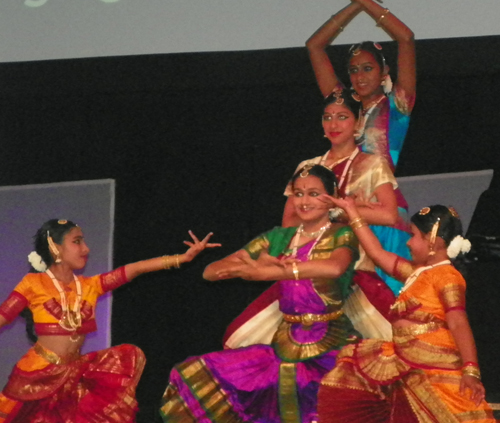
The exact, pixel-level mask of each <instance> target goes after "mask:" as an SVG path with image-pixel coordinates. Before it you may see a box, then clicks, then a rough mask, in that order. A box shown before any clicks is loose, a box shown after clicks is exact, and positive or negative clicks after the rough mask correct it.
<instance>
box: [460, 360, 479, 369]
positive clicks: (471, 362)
mask: <svg viewBox="0 0 500 423" xmlns="http://www.w3.org/2000/svg"><path fill="white" fill-rule="evenodd" d="M466 366H475V367H477V368H478V369H479V364H477V363H474V362H473V361H466V362H465V363H464V364H463V365H462V369H463V368H464V367H466Z"/></svg>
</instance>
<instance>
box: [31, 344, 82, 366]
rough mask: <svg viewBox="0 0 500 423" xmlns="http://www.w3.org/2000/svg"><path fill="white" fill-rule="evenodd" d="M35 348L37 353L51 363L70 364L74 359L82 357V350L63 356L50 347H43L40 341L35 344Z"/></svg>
mask: <svg viewBox="0 0 500 423" xmlns="http://www.w3.org/2000/svg"><path fill="white" fill-rule="evenodd" d="M33 350H34V351H35V353H37V354H38V355H39V356H40V357H42V358H44V359H45V360H47V361H48V362H49V363H51V364H58V365H60V364H68V363H71V362H72V361H75V360H77V359H78V358H79V357H80V351H77V352H75V353H73V354H68V355H65V356H61V355H58V354H56V353H55V352H53V351H50V350H49V349H47V348H45V347H43V346H42V345H40V344H39V343H36V344H35V345H33Z"/></svg>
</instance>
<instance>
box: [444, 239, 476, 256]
mask: <svg viewBox="0 0 500 423" xmlns="http://www.w3.org/2000/svg"><path fill="white" fill-rule="evenodd" d="M470 248H471V243H470V241H469V240H468V239H465V238H464V237H463V236H461V235H457V236H456V237H455V238H453V239H452V240H451V242H450V245H448V248H447V249H446V254H448V257H449V258H451V259H454V258H456V257H457V256H458V255H459V254H460V253H463V254H466V253H468V252H469V251H470Z"/></svg>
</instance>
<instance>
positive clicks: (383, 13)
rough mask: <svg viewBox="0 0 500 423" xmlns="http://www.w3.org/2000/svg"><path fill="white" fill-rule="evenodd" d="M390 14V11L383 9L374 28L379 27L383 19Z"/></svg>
mask: <svg viewBox="0 0 500 423" xmlns="http://www.w3.org/2000/svg"><path fill="white" fill-rule="evenodd" d="M389 13H391V11H390V10H389V9H384V11H383V12H382V14H381V15H380V17H379V18H378V21H377V23H376V24H375V26H380V23H381V22H382V21H383V20H384V19H385V17H386V16H387V15H388V14H389Z"/></svg>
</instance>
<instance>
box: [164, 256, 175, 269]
mask: <svg viewBox="0 0 500 423" xmlns="http://www.w3.org/2000/svg"><path fill="white" fill-rule="evenodd" d="M161 262H162V264H163V268H164V269H165V270H168V269H170V268H171V267H172V264H171V263H170V256H161Z"/></svg>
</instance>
